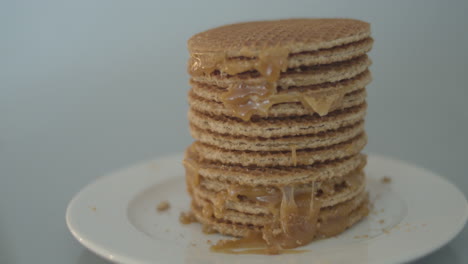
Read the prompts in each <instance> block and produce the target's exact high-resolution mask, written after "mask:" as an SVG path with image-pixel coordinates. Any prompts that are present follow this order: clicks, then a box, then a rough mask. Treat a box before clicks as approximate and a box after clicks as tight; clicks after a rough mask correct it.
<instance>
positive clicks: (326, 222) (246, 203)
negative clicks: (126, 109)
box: [184, 146, 369, 254]
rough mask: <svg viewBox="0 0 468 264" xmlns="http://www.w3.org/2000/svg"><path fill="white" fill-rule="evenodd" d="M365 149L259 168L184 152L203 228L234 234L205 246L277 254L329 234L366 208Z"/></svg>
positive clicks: (194, 205) (362, 214) (360, 215)
mask: <svg viewBox="0 0 468 264" xmlns="http://www.w3.org/2000/svg"><path fill="white" fill-rule="evenodd" d="M365 163H366V156H365V155H362V154H356V155H354V156H352V157H348V158H344V159H338V160H334V161H328V162H323V163H320V164H314V165H311V166H298V167H278V168H261V169H255V168H251V167H243V166H237V165H225V164H221V163H216V162H213V161H208V160H206V159H202V158H200V155H199V153H197V152H196V148H194V147H193V146H192V147H190V148H189V149H188V150H187V152H186V157H185V160H184V165H185V168H186V181H187V188H188V191H189V193H190V195H191V197H192V204H191V209H192V212H193V214H194V216H195V218H196V219H197V221H198V222H200V223H201V224H203V226H204V230H205V231H208V232H219V233H221V234H225V235H231V236H235V237H240V238H241V239H239V240H223V241H220V242H219V243H218V244H217V245H215V246H213V247H212V249H214V250H215V251H221V252H225V253H238V252H239V251H235V250H234V249H245V248H252V247H254V248H259V247H260V248H263V249H261V250H260V251H259V250H253V251H252V250H250V251H249V250H247V251H245V250H244V251H241V252H243V253H252V252H253V253H267V254H277V253H280V252H282V250H285V249H291V248H296V247H299V246H301V245H305V244H308V243H309V242H311V241H313V240H315V239H320V238H326V237H330V236H335V235H337V234H339V233H341V232H343V231H344V230H346V229H347V228H348V227H350V226H352V225H353V224H355V223H356V222H358V221H359V220H360V219H362V218H363V217H365V216H366V215H367V214H368V211H369V209H368V203H369V202H368V195H367V193H366V191H365V175H364V171H363V168H364V166H365Z"/></svg>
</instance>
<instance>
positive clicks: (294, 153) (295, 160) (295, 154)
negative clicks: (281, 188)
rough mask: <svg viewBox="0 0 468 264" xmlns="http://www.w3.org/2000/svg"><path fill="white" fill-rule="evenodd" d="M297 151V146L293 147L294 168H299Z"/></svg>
mask: <svg viewBox="0 0 468 264" xmlns="http://www.w3.org/2000/svg"><path fill="white" fill-rule="evenodd" d="M296 150H297V146H296V145H291V159H292V163H293V165H294V167H296V166H297V153H296Z"/></svg>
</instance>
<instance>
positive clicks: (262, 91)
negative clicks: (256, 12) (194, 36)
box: [189, 48, 344, 121]
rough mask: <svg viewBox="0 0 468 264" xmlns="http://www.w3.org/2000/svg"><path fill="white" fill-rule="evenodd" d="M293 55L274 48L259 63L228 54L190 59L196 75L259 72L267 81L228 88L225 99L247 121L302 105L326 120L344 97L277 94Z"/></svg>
mask: <svg viewBox="0 0 468 264" xmlns="http://www.w3.org/2000/svg"><path fill="white" fill-rule="evenodd" d="M288 55H289V51H288V50H287V49H284V48H271V49H266V50H264V51H262V52H261V53H260V54H258V56H257V58H256V59H252V58H248V59H244V60H232V59H231V60H230V59H229V58H228V57H227V55H226V54H225V53H193V54H191V57H190V59H189V72H190V73H191V74H192V75H204V74H205V75H207V74H211V73H212V72H214V71H216V70H219V71H221V72H222V73H226V74H229V75H235V74H239V73H242V72H246V71H252V70H256V71H258V72H259V73H260V74H261V76H262V78H263V81H262V82H261V83H257V84H248V83H246V82H240V83H236V84H233V85H231V86H229V87H228V89H227V92H226V93H225V94H224V95H223V96H222V101H223V103H224V105H225V107H226V108H228V109H230V110H231V111H232V112H233V113H234V114H235V115H236V116H237V117H239V118H241V119H242V120H244V121H248V120H250V118H251V117H252V116H253V115H260V116H266V115H267V113H268V110H269V109H270V108H271V107H272V106H273V105H275V104H280V103H290V102H300V103H302V104H303V105H304V106H305V107H307V108H309V109H310V110H312V111H313V112H316V113H318V114H319V115H320V116H324V115H326V114H328V113H329V111H330V110H331V109H332V107H333V106H334V105H336V104H338V103H339V102H341V101H342V100H343V97H344V93H335V94H329V93H323V92H322V93H315V94H312V95H302V94H300V93H291V94H277V81H278V79H279V78H280V75H281V72H284V71H286V70H287V66H288Z"/></svg>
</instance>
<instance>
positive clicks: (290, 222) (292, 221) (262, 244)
mask: <svg viewBox="0 0 468 264" xmlns="http://www.w3.org/2000/svg"><path fill="white" fill-rule="evenodd" d="M315 189H316V188H315V184H314V185H313V187H312V190H311V191H310V192H309V193H307V192H304V193H300V194H296V193H295V187H293V186H284V187H282V188H281V189H280V190H277V191H273V189H271V190H270V189H265V190H266V191H262V190H261V188H251V190H250V192H251V193H250V194H251V195H253V196H255V197H262V198H261V199H262V201H264V198H263V197H265V193H267V194H272V195H270V196H266V197H268V203H269V204H272V205H274V206H273V208H275V210H274V211H273V219H272V221H271V222H270V223H269V224H267V225H265V226H264V227H263V229H262V232H261V234H260V233H252V234H251V235H249V236H247V237H246V238H243V239H240V240H234V241H233V240H228V241H226V240H222V241H220V242H219V243H218V244H216V245H215V246H213V247H212V250H213V251H217V252H225V253H226V252H228V253H229V252H231V251H234V250H235V249H245V248H251V247H255V248H260V249H257V250H256V251H247V252H244V251H240V252H243V253H257V254H258V253H263V254H265V253H266V254H279V253H281V252H282V250H284V249H291V248H296V247H298V246H301V245H305V244H307V243H309V242H311V241H312V240H313V239H314V238H315V236H316V229H317V221H318V214H319V212H320V207H321V205H320V201H319V200H317V199H316V197H315V195H316V191H315ZM278 192H280V193H281V198H280V199H277V194H278ZM243 194H244V195H245V194H246V192H245V190H244V193H243ZM223 201H224V200H223ZM231 253H232V252H231Z"/></svg>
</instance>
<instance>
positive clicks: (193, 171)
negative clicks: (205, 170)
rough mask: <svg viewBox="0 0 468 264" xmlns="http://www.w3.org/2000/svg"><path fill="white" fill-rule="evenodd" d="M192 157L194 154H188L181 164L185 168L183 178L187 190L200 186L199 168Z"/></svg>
mask: <svg viewBox="0 0 468 264" xmlns="http://www.w3.org/2000/svg"><path fill="white" fill-rule="evenodd" d="M193 156H194V154H193V153H190V155H187V156H186V157H185V159H184V161H183V162H182V163H183V165H184V168H185V178H186V180H187V186H188V187H189V188H190V187H191V186H192V185H193V186H198V185H199V184H200V174H199V173H198V171H199V170H200V167H199V166H198V163H197V162H196V161H195V159H194V158H195V157H193ZM189 181H191V183H192V184H189ZM189 192H190V189H189Z"/></svg>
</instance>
